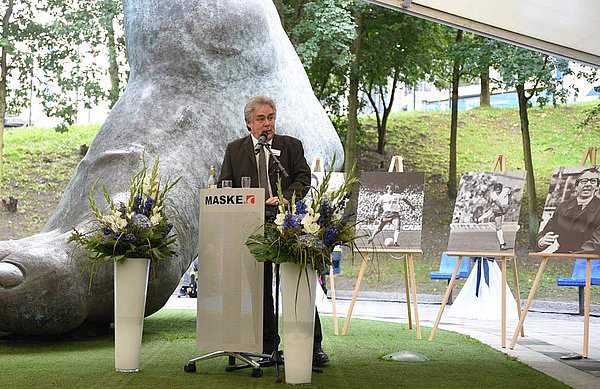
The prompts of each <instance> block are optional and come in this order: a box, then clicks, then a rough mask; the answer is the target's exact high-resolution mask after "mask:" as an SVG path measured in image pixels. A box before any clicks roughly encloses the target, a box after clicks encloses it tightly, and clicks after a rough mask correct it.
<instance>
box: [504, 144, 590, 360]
mask: <svg viewBox="0 0 600 389" xmlns="http://www.w3.org/2000/svg"><path fill="white" fill-rule="evenodd" d="M588 160H589V162H590V165H591V166H596V148H595V147H588V148H587V149H586V150H585V153H584V154H583V159H582V160H581V166H585V165H586V162H587V161H588ZM529 256H530V257H541V258H542V262H541V263H540V267H539V268H538V271H537V273H536V275H535V280H534V281H533V285H532V286H531V290H530V291H529V296H528V297H527V302H526V303H525V308H523V314H522V315H521V317H520V319H519V324H518V325H517V328H516V330H515V333H514V335H513V337H512V340H511V342H510V346H509V348H510V349H511V350H512V349H514V348H515V344H516V343H517V335H518V333H519V331H520V330H521V329H522V328H523V323H524V322H525V316H527V312H528V311H529V306H530V305H531V301H532V300H533V297H534V296H535V292H536V291H537V288H538V286H539V284H540V280H541V279H542V275H543V274H544V270H545V269H546V263H547V262H548V259H549V258H568V259H585V260H586V267H585V289H584V297H583V301H584V314H583V315H584V319H583V358H587V357H588V355H589V338H590V289H591V277H592V262H591V261H592V260H594V259H600V255H598V254H566V253H541V252H538V253H529Z"/></svg>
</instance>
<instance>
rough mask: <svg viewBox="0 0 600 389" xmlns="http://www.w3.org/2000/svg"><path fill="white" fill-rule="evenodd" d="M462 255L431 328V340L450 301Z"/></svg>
mask: <svg viewBox="0 0 600 389" xmlns="http://www.w3.org/2000/svg"><path fill="white" fill-rule="evenodd" d="M462 258H463V257H462V255H459V257H458V261H456V266H454V271H453V272H452V278H451V279H450V282H449V283H448V287H447V288H446V293H445V294H444V300H443V301H442V306H441V307H440V311H439V312H438V315H437V319H435V324H434V325H433V328H432V329H431V334H429V341H430V342H431V341H433V339H434V338H435V333H436V332H437V328H438V326H439V325H440V321H441V320H442V315H443V314H444V309H445V308H446V304H447V303H448V296H450V293H451V292H452V288H453V287H454V281H455V280H456V274H457V273H458V268H459V267H460V264H461V262H462Z"/></svg>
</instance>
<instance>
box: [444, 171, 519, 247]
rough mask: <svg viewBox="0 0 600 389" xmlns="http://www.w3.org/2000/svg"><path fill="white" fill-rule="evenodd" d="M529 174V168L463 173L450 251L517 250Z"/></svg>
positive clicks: (453, 222) (452, 224) (452, 227)
mask: <svg viewBox="0 0 600 389" xmlns="http://www.w3.org/2000/svg"><path fill="white" fill-rule="evenodd" d="M526 174H527V173H526V172H525V171H513V172H467V173H463V174H462V176H461V178H460V184H459V188H458V195H457V196H456V202H455V204H454V213H453V214H452V222H451V224H450V237H449V239H448V249H447V250H448V251H456V252H465V253H492V252H494V253H495V252H503V251H507V252H514V249H515V238H516V235H517V231H518V230H519V212H520V210H521V201H522V199H523V188H524V186H525V177H526Z"/></svg>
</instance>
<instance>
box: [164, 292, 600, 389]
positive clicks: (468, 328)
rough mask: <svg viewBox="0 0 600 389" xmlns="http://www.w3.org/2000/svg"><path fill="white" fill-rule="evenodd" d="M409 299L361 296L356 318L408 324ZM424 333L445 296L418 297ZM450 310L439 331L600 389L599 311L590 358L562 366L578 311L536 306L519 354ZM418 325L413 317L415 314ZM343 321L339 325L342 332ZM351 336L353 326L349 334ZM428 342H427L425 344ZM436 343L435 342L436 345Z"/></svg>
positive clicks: (579, 346)
mask: <svg viewBox="0 0 600 389" xmlns="http://www.w3.org/2000/svg"><path fill="white" fill-rule="evenodd" d="M350 299H351V292H350V291H337V299H336V307H337V314H338V317H340V316H342V317H345V316H346V314H347V312H348V309H349V306H350ZM405 301H406V300H404V295H403V294H402V295H400V294H394V293H373V292H371V293H367V292H364V293H359V297H358V300H357V302H356V304H355V305H354V309H353V314H352V317H353V318H362V319H374V320H382V321H391V322H401V323H406V322H407V321H408V319H407V308H406V302H405ZM417 301H418V302H419V304H418V310H419V319H420V324H421V326H422V327H433V325H434V323H435V319H436V317H437V315H438V312H439V309H440V306H441V305H440V301H441V296H429V295H418V296H417ZM318 305H319V312H320V313H322V314H324V315H331V314H332V304H331V300H326V299H323V300H321V301H320V302H319V303H318ZM165 308H188V309H196V299H190V298H177V297H176V296H173V297H172V298H171V299H170V300H169V302H168V303H167V305H166V306H165ZM446 312H447V309H446V311H445V313H444V316H443V317H442V320H441V322H440V326H439V328H441V329H445V330H449V331H455V332H458V333H462V334H466V335H469V336H471V337H473V338H475V339H477V340H479V341H481V342H482V343H485V344H487V345H489V346H491V347H493V348H496V349H498V350H500V351H502V352H504V353H507V354H509V355H511V356H514V357H516V358H518V359H519V360H520V361H522V362H523V363H526V364H527V365H529V366H531V367H533V368H535V369H537V370H540V371H542V372H544V373H546V374H548V375H550V376H552V377H555V378H556V379H558V380H560V381H562V382H564V383H566V384H567V385H569V386H571V387H573V388H599V387H600V307H598V306H594V307H593V309H592V314H593V316H592V317H591V318H590V335H589V339H590V341H589V357H588V358H587V359H576V360H563V359H561V358H560V357H561V356H566V355H569V354H573V353H579V354H581V353H582V352H583V317H582V316H579V315H577V314H576V312H577V305H575V304H566V303H551V302H539V301H534V303H533V304H532V309H531V310H530V312H529V313H528V314H527V318H526V320H525V337H524V338H521V337H519V340H518V341H517V344H516V346H515V348H514V350H510V349H508V348H505V349H503V348H502V347H501V344H502V341H501V325H500V321H484V320H473V319H455V318H448V317H447V315H446ZM413 320H414V313H413ZM343 324H344V320H343V319H342V320H340V321H339V325H340V332H341V330H342V325H343ZM516 326H517V321H516V320H514V321H509V322H508V323H507V339H506V345H507V346H508V345H510V341H511V338H512V335H513V332H514V330H515V328H516ZM351 330H352V322H350V325H349V331H351ZM423 341H424V342H427V341H428V340H427V339H426V338H424V339H423ZM434 341H435V340H434Z"/></svg>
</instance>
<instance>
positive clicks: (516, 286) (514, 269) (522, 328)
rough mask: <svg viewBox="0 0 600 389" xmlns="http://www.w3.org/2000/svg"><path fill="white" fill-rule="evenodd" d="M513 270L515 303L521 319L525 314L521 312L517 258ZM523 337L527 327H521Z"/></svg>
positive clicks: (513, 261)
mask: <svg viewBox="0 0 600 389" xmlns="http://www.w3.org/2000/svg"><path fill="white" fill-rule="evenodd" d="M512 268H513V283H514V285H515V294H516V296H515V301H516V302H517V313H518V317H519V319H520V318H521V315H522V314H523V311H522V310H521V290H520V289H519V272H518V271H517V257H513V259H512ZM521 337H522V338H523V337H525V327H524V326H523V327H521Z"/></svg>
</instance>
